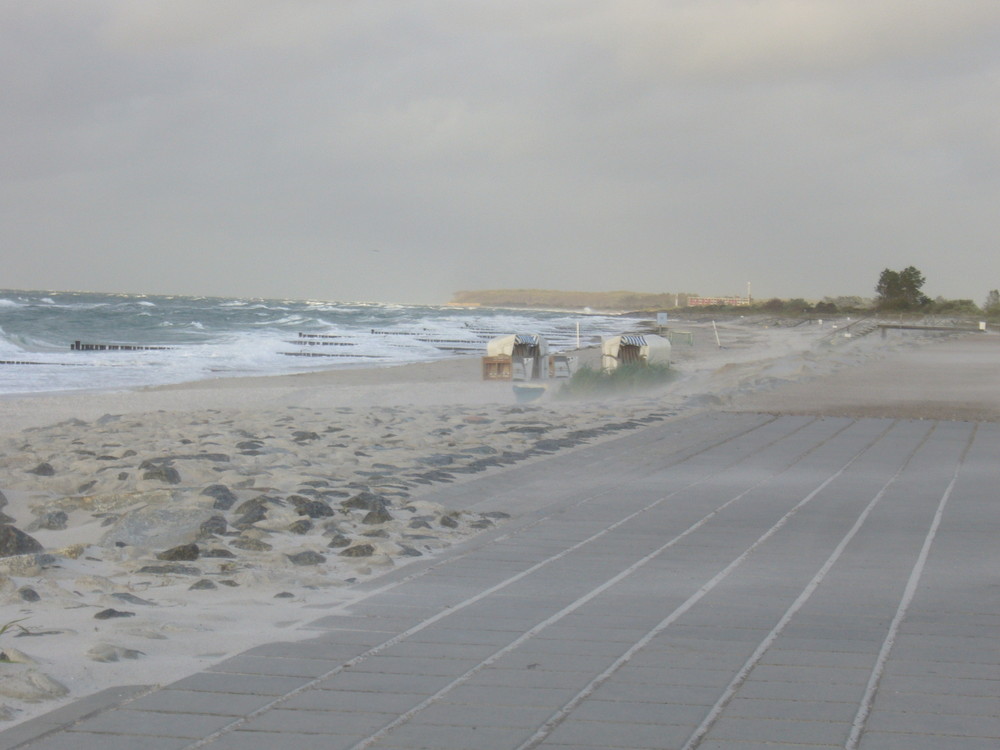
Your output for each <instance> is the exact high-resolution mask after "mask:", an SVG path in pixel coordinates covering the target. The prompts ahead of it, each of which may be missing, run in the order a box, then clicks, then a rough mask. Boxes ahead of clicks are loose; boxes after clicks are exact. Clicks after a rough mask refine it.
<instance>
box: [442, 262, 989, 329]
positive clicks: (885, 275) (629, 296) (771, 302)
mask: <svg viewBox="0 0 1000 750" xmlns="http://www.w3.org/2000/svg"><path fill="white" fill-rule="evenodd" d="M925 281H926V279H925V278H924V275H923V273H921V272H920V270H918V269H917V268H916V267H914V266H907V267H906V268H904V269H903V270H902V271H893V270H892V269H889V268H886V269H884V270H883V271H882V273H881V275H880V276H879V279H878V283H877V284H876V286H875V292H876V295H877V296H876V297H875V298H874V299H871V298H862V297H858V296H840V297H824V298H823V299H822V301H820V302H810V301H807V300H805V299H803V298H801V297H795V298H792V299H780V298H778V297H772V298H771V299H766V300H763V299H762V300H759V301H758V300H754V301H753V303H752V304H751V305H707V306H698V307H688V306H687V303H688V299H689V298H690V297H695V296H698V295H696V294H693V293H689V292H680V293H672V292H670V293H668V292H663V293H656V294H653V293H645V292H628V291H616V292H579V291H577V292H573V291H570V292H565V291H557V290H551V289H484V290H479V291H461V292H455V294H454V296H453V298H452V304H455V305H482V306H483V307H513V308H518V307H520V308H533V309H552V310H583V309H585V308H590V309H591V310H595V311H604V312H609V311H613V312H623V311H627V312H647V313H648V312H653V311H662V310H677V309H680V310H682V311H683V312H684V313H686V314H692V315H700V316H704V315H706V314H712V315H726V316H731V315H754V314H767V315H781V316H785V317H798V316H820V317H822V316H832V315H870V314H872V313H900V314H902V313H914V314H917V315H948V316H955V317H962V316H978V317H983V318H989V319H992V320H996V319H1000V290H997V289H993V290H991V291H990V292H989V294H988V295H987V297H986V302H985V304H984V305H983V306H982V307H979V306H978V305H977V304H976V303H975V302H973V301H972V300H970V299H945V298H944V297H937V298H935V299H931V298H930V297H928V296H927V295H925V294H924V293H923V291H922V290H923V286H924V283H925Z"/></svg>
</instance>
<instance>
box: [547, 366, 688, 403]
mask: <svg viewBox="0 0 1000 750" xmlns="http://www.w3.org/2000/svg"><path fill="white" fill-rule="evenodd" d="M675 377H676V373H675V372H674V370H672V369H670V367H669V365H663V364H627V365H621V366H619V367H617V368H616V369H614V370H611V371H610V372H607V371H604V370H597V369H594V368H592V367H581V368H580V369H579V370H577V371H576V372H574V373H573V376H572V377H571V378H570V379H569V380H567V381H566V382H565V383H563V384H562V387H561V388H560V389H559V392H558V394H557V396H558V397H559V398H587V397H591V396H609V395H617V394H626V393H635V392H637V391H646V390H650V389H653V388H658V387H660V386H663V385H666V384H667V383H669V382H671V381H672V380H673V379H674V378H675Z"/></svg>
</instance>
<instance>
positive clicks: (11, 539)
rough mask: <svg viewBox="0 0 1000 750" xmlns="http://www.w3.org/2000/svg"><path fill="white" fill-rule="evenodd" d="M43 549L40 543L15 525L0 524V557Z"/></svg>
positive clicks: (31, 552)
mask: <svg viewBox="0 0 1000 750" xmlns="http://www.w3.org/2000/svg"><path fill="white" fill-rule="evenodd" d="M43 549H44V547H42V545H41V543H40V542H39V541H38V540H37V539H35V538H34V537H33V536H30V535H29V534H25V533H24V532H23V531H21V530H20V529H19V528H17V527H16V526H11V525H10V524H0V557H12V556H13V555H30V554H33V553H35V552H41V551H42V550H43Z"/></svg>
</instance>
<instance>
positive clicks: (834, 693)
mask: <svg viewBox="0 0 1000 750" xmlns="http://www.w3.org/2000/svg"><path fill="white" fill-rule="evenodd" d="M995 351H996V352H997V354H994V355H993V356H995V357H996V362H997V363H998V365H1000V346H997V347H996V349H995ZM921 356H926V353H924V354H922V355H921ZM997 372H998V373H1000V366H998V367H997ZM998 380H1000V379H998ZM956 382H958V381H956ZM937 385H938V387H939V388H940V389H941V390H942V392H944V391H946V390H947V389H948V387H949V386H948V382H947V381H941V382H939V383H938V384H937ZM817 387H819V385H818V386H817ZM995 390H996V389H995ZM802 398H805V397H800V400H799V401H798V402H796V403H797V405H798V406H800V407H801V408H791V406H792V405H791V404H788V406H789V409H788V411H789V412H795V413H785V414H781V413H768V412H764V411H757V410H750V411H746V412H742V413H740V412H710V413H702V414H698V415H693V416H690V417H686V418H682V419H676V420H670V421H666V422H659V423H652V424H650V425H648V426H644V427H642V428H641V429H637V430H634V431H630V432H627V433H623V435H622V436H621V437H619V438H615V439H613V440H609V441H605V442H603V443H600V444H598V445H593V446H588V447H584V448H581V449H578V450H574V451H568V452H564V453H561V454H558V455H553V456H552V457H550V458H546V459H544V460H540V461H535V462H532V463H528V464H523V465H520V466H517V467H514V468H511V469H509V470H505V471H503V472H498V473H496V474H492V475H491V476H488V477H484V478H482V479H477V480H474V481H469V482H464V483H461V484H456V485H450V486H447V487H444V488H442V489H439V490H436V491H435V493H434V499H435V500H438V501H440V502H443V503H445V504H447V505H450V506H454V507H464V508H470V509H475V510H479V511H488V510H501V511H504V512H507V513H510V514H512V519H511V520H509V521H507V522H505V523H504V524H502V525H501V526H499V527H497V528H496V529H495V530H492V531H490V532H486V533H484V534H482V535H481V536H479V537H477V538H476V539H474V540H472V541H470V542H468V543H465V544H463V545H461V546H459V547H456V548H453V549H451V550H450V551H449V552H447V553H445V554H444V555H442V556H439V557H436V558H434V559H433V560H428V561H421V562H418V563H415V564H412V565H409V566H406V567H405V568H401V569H399V570H398V571H395V572H394V573H391V574H389V575H388V576H383V577H381V578H379V579H377V580H375V581H372V582H370V583H368V584H366V585H364V586H359V587H357V588H356V598H355V600H354V601H352V602H351V603H350V604H349V605H344V606H340V607H336V608H331V609H329V610H326V611H323V610H317V611H316V620H315V621H314V622H313V623H312V624H311V625H310V626H309V627H310V629H311V630H313V631H314V632H315V637H314V638H311V639H309V640H304V641H299V642H295V643H272V644H269V645H266V646H262V647H259V648H256V649H253V650H252V651H249V652H247V653H244V654H241V655H239V656H236V657H234V658H231V659H229V660H227V661H224V662H222V663H220V664H217V665H215V666H213V667H212V668H210V669H208V670H206V671H203V672H200V673H197V674H194V675H191V676H189V677H187V678H185V679H182V680H180V681H179V682H177V683H174V684H171V685H165V686H161V687H159V688H156V689H151V688H139V687H136V688H123V689H122V690H120V691H116V692H115V693H114V694H113V695H112V694H107V695H103V696H96V697H94V698H91V699H87V700H84V701H80V702H78V703H76V704H73V705H71V706H67V707H65V708H63V709H59V710H58V711H55V712H53V713H52V714H49V715H46V716H43V717H41V718H39V719H36V720H33V721H29V722H26V723H25V724H22V725H19V726H16V727H14V728H12V729H9V730H7V731H5V732H0V749H2V750H12V749H13V748H21V747H24V748H31V749H32V750H91V749H93V750H98V749H100V750H118V749H123V750H124V749H128V750H145V749H149V750H154V749H155V750H179V749H180V748H191V749H193V748H201V747H206V748H211V749H212V750H251V749H258V748H267V749H268V750H297V749H301V750H314V749H316V748H324V749H330V750H334V749H337V748H400V749H402V748H407V749H409V748H434V749H435V750H447V749H450V748H468V749H470V750H473V749H474V750H493V749H494V748H495V749H497V750H500V749H503V750H508V749H513V748H536V747H544V748H575V749H577V750H588V749H596V748H672V749H673V748H677V749H681V748H683V749H685V750H687V749H689V748H701V749H702V750H765V748H767V749H769V750H775V748H780V749H781V750H806V749H807V748H808V749H809V750H817V749H819V748H847V749H851V748H860V749H862V750H987V749H989V750H996V748H997V747H1000V718H998V717H1000V711H998V706H1000V637H998V633H1000V545H998V544H997V533H998V530H1000V497H998V495H1000V487H998V481H997V479H998V471H997V459H998V452H1000V424H998V423H996V422H992V421H977V420H974V419H973V420H969V421H959V420H936V419H915V418H904V419H899V418H895V417H893V416H891V409H890V410H888V412H887V413H889V416H887V417H885V418H873V417H856V416H818V415H816V414H809V413H799V412H808V411H809V410H808V409H807V408H806V406H807V401H808V399H807V398H806V400H805V401H803V400H802ZM908 408H909V407H908Z"/></svg>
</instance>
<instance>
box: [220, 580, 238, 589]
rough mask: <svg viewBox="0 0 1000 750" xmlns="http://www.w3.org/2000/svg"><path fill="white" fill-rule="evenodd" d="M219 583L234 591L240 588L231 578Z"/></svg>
mask: <svg viewBox="0 0 1000 750" xmlns="http://www.w3.org/2000/svg"><path fill="white" fill-rule="evenodd" d="M219 583H221V584H222V585H223V586H228V587H229V588H231V589H234V588H236V587H237V586H239V584H238V583H237V582H236V581H234V580H232V579H231V578H223V579H222V580H220V581H219Z"/></svg>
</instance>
